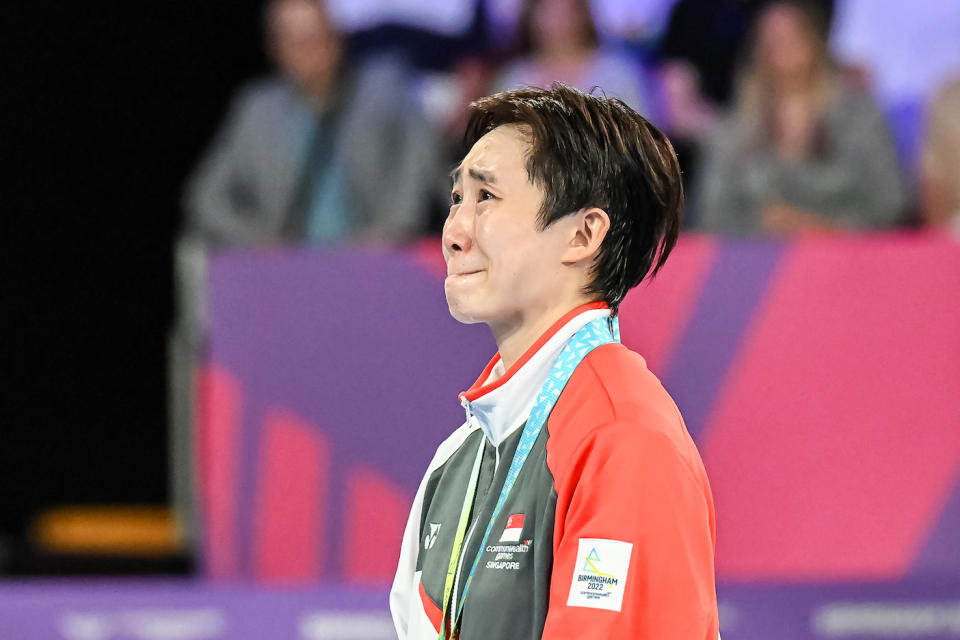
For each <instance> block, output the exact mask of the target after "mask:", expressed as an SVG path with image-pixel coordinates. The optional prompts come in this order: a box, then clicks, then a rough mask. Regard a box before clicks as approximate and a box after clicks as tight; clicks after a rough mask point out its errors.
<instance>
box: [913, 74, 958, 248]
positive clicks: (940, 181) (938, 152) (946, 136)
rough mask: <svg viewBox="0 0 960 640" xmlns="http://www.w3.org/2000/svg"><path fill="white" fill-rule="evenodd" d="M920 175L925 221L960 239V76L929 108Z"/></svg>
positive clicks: (950, 82)
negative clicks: (949, 231)
mask: <svg viewBox="0 0 960 640" xmlns="http://www.w3.org/2000/svg"><path fill="white" fill-rule="evenodd" d="M920 173H921V180H920V183H921V190H922V209H923V217H924V221H925V222H926V224H928V225H929V226H931V227H947V228H949V229H951V230H952V231H953V232H954V233H955V234H957V235H958V236H960V75H958V76H956V77H955V78H954V79H953V80H950V81H948V82H947V83H946V84H944V85H943V87H941V88H940V90H939V91H938V92H937V95H936V97H935V98H934V100H933V102H932V103H931V105H930V108H929V110H928V113H927V126H926V134H925V139H924V144H923V159H922V162H921V170H920Z"/></svg>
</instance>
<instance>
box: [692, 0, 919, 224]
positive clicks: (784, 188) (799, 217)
mask: <svg viewBox="0 0 960 640" xmlns="http://www.w3.org/2000/svg"><path fill="white" fill-rule="evenodd" d="M698 182H699V185H698V188H697V189H696V190H695V196H694V197H695V200H694V203H695V204H696V205H698V206H699V213H700V216H701V219H700V225H699V226H701V227H702V228H703V229H705V230H708V231H715V232H722V233H734V234H750V233H757V232H768V233H792V232H800V231H805V230H825V229H836V228H879V227H887V226H890V225H893V224H894V223H895V222H896V221H897V219H898V215H899V214H900V212H901V209H902V206H903V190H902V188H901V184H900V178H899V175H898V172H897V164H896V157H895V154H894V150H893V147H892V144H891V141H890V137H889V135H888V132H887V130H886V125H885V122H884V120H883V117H882V116H881V114H880V113H879V111H878V110H877V109H876V108H875V107H874V106H873V104H872V103H871V102H870V100H869V99H868V98H867V97H866V96H864V95H862V94H861V93H859V92H855V91H853V90H851V89H849V88H847V87H845V86H844V85H843V84H842V82H841V81H840V79H839V77H838V74H837V73H836V71H835V69H834V67H833V66H832V65H831V62H830V60H829V58H828V55H827V49H826V32H825V28H824V23H823V21H822V20H821V19H819V16H818V14H817V10H816V7H815V5H811V4H807V3H802V2H786V1H780V2H775V3H773V4H771V5H770V6H768V7H767V8H765V9H764V10H763V12H762V13H761V14H760V15H759V16H758V20H757V25H756V33H755V38H754V41H753V46H752V49H751V59H750V62H749V65H748V66H747V68H746V69H745V73H744V76H743V78H742V82H741V85H740V87H739V95H738V98H737V104H736V106H735V109H734V110H733V112H732V113H731V115H730V116H729V117H728V118H727V119H726V120H724V121H723V122H722V123H721V124H720V125H719V126H718V128H717V131H716V132H715V134H714V135H713V136H712V137H711V140H710V143H709V144H708V145H707V148H706V149H705V151H704V163H703V167H702V170H701V175H700V179H699V181H698Z"/></svg>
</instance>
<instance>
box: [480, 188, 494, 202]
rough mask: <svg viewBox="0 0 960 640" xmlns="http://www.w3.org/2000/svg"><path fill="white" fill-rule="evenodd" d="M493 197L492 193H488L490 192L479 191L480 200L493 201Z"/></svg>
mask: <svg viewBox="0 0 960 640" xmlns="http://www.w3.org/2000/svg"><path fill="white" fill-rule="evenodd" d="M495 197H496V196H494V195H493V194H492V193H490V192H489V191H487V190H486V189H480V199H481V200H492V199H494V198H495Z"/></svg>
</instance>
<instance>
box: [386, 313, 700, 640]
mask: <svg viewBox="0 0 960 640" xmlns="http://www.w3.org/2000/svg"><path fill="white" fill-rule="evenodd" d="M609 313H610V312H609V310H608V309H607V308H606V306H605V305H603V304H602V303H591V304H587V305H584V306H581V307H579V308H577V309H574V310H573V311H571V312H570V313H568V314H567V315H566V316H564V317H563V318H561V319H560V320H558V321H557V322H556V323H555V324H554V325H553V326H552V327H551V328H550V329H549V330H548V331H547V332H546V333H545V334H544V335H543V336H541V337H540V339H539V340H537V342H536V343H535V344H534V345H533V346H532V347H531V348H530V349H529V350H528V351H527V352H526V353H525V354H524V355H523V356H522V357H521V358H520V359H519V360H518V361H517V363H516V364H514V365H513V366H512V367H511V368H510V369H509V370H508V371H503V366H502V364H501V363H500V358H499V355H497V356H495V357H494V358H493V360H491V362H490V364H489V365H488V366H487V368H486V369H485V370H484V371H483V373H482V374H481V376H480V378H479V379H478V380H477V382H476V384H474V386H473V387H471V388H470V389H469V390H468V391H466V392H464V393H463V394H461V400H462V401H463V403H464V406H465V408H466V411H467V421H466V422H465V423H464V424H463V425H462V426H461V427H460V428H459V429H457V430H456V431H454V433H453V434H452V435H451V436H450V437H449V438H447V439H446V441H444V442H443V443H442V444H441V445H440V447H439V448H438V449H437V453H436V455H435V456H434V459H433V461H432V462H431V463H430V465H429V467H428V469H427V471H426V474H425V476H424V478H423V481H422V482H421V484H420V488H419V490H418V491H417V495H416V498H415V501H414V504H413V508H412V509H411V512H410V519H409V521H408V522H407V527H406V531H405V533H404V537H403V543H402V547H401V552H400V563H399V566H398V568H397V575H396V578H395V580H394V584H393V589H392V591H391V594H390V608H391V611H392V613H393V619H394V623H395V625H396V627H397V632H398V634H399V637H400V639H401V640H408V639H409V640H427V639H430V640H435V639H436V638H437V636H438V634H439V632H440V629H441V625H442V617H443V614H442V612H441V607H442V606H443V603H442V602H441V600H442V598H443V589H444V581H445V578H446V574H447V570H448V566H449V562H450V554H451V549H452V545H453V538H454V535H455V532H456V527H457V520H458V518H459V515H460V510H461V507H462V505H463V501H464V496H465V494H466V490H467V483H468V480H469V477H470V471H471V468H472V466H473V462H474V459H475V457H476V455H477V450H478V448H479V447H483V459H482V463H481V467H480V478H479V481H478V483H477V492H476V497H475V498H474V502H473V509H472V513H471V520H470V523H471V524H470V526H469V528H468V532H467V535H466V538H465V541H464V543H463V550H462V553H461V557H460V560H459V564H458V569H457V574H456V581H455V587H454V594H455V598H456V599H459V597H460V594H461V593H462V591H463V584H464V582H465V581H466V578H467V574H468V573H469V571H470V567H471V566H472V565H473V561H474V558H475V557H476V555H477V553H480V554H481V557H480V562H479V564H478V565H477V570H476V574H475V575H474V578H473V581H472V583H471V586H470V589H469V590H468V595H467V600H466V602H465V605H464V609H463V616H462V619H461V624H460V637H461V638H462V639H463V640H491V639H499V638H504V639H507V638H509V639H511V640H514V639H524V640H526V639H529V640H539V639H541V638H543V639H544V640H559V639H560V638H577V639H579V640H587V639H590V638H631V639H636V640H648V639H649V640H653V639H656V640H665V639H669V640H714V639H715V638H717V637H718V621H717V599H716V590H715V585H714V561H713V557H714V546H715V537H716V536H715V523H714V511H713V499H712V497H711V494H710V486H709V484H708V482H707V477H706V473H705V471H704V468H703V463H702V461H701V459H700V455H699V453H698V452H697V449H696V446H695V445H694V443H693V441H692V440H691V438H690V435H689V434H688V433H687V430H686V427H685V426H684V424H683V419H682V418H681V417H680V413H679V411H678V410H677V407H676V405H675V404H674V402H673V401H672V400H671V398H670V396H669V395H668V394H667V392H666V391H665V390H664V388H663V387H662V386H661V384H660V382H659V381H658V380H657V378H656V377H655V376H654V375H653V374H652V373H650V371H649V370H648V369H647V367H646V363H645V362H644V360H643V358H641V357H640V356H639V355H637V354H635V353H633V352H631V351H630V350H629V349H627V348H626V347H624V346H623V345H621V344H619V343H613V344H608V345H605V346H601V347H598V348H596V349H594V350H593V351H592V352H591V353H590V354H589V355H588V356H587V357H586V358H585V359H584V360H583V361H582V362H581V363H580V365H579V366H578V367H577V369H576V370H575V371H574V373H573V375H572V377H571V378H570V380H569V382H568V383H567V386H566V388H565V389H564V391H563V393H562V394H561V396H560V398H559V400H558V401H557V403H556V405H555V406H554V408H553V411H552V412H551V414H550V417H549V419H548V420H547V424H546V426H545V428H544V429H543V430H542V431H541V433H540V436H539V438H538V439H537V441H536V443H535V444H534V446H533V450H532V451H531V453H530V454H529V457H528V458H527V461H526V463H525V465H524V467H523V470H522V471H521V473H520V475H519V477H518V479H517V481H516V484H515V485H514V487H513V490H512V491H511V492H510V496H509V498H508V500H507V502H506V504H505V506H504V508H503V510H502V511H501V513H500V515H499V516H498V518H497V521H496V522H495V523H494V528H493V531H492V532H491V534H490V538H489V540H488V541H487V543H486V545H484V548H483V549H480V548H479V546H480V541H481V538H482V537H483V533H484V530H485V528H486V526H487V523H488V521H489V519H490V516H491V515H492V513H493V507H494V504H495V503H496V501H497V498H498V497H499V494H500V489H501V487H502V486H503V483H504V479H505V477H506V473H507V470H508V469H509V467H510V461H511V460H512V458H513V454H514V452H515V451H516V448H517V444H518V441H519V439H520V434H521V432H522V430H523V429H522V427H523V425H524V423H525V422H526V420H527V417H528V416H529V415H530V411H531V410H532V408H533V405H534V402H535V400H536V396H537V393H538V392H539V390H540V387H541V386H542V384H543V382H544V381H545V380H546V378H547V376H548V375H549V373H550V370H551V368H552V366H553V364H554V362H555V361H556V359H557V357H558V356H559V355H560V352H561V350H562V349H563V347H564V346H565V344H566V343H567V341H568V340H570V338H571V337H572V336H573V335H574V334H575V333H576V332H577V331H578V330H579V329H580V328H582V327H583V326H584V325H586V324H587V323H589V322H590V321H592V320H594V319H596V318H598V317H604V316H607V315H609Z"/></svg>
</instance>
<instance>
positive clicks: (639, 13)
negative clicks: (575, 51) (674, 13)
mask: <svg viewBox="0 0 960 640" xmlns="http://www.w3.org/2000/svg"><path fill="white" fill-rule="evenodd" d="M478 1H479V2H482V3H483V8H484V15H485V17H486V22H487V24H488V25H489V31H490V35H491V36H492V38H493V39H494V41H495V42H496V43H498V44H500V45H501V46H502V45H504V44H506V43H509V42H512V41H513V40H515V39H516V37H517V32H518V22H519V18H520V14H521V13H522V12H523V8H524V5H525V4H526V3H525V0H478ZM676 1H677V0H590V7H591V9H592V15H593V18H594V23H595V24H596V25H597V31H599V32H600V34H601V40H606V39H608V38H610V39H615V40H621V41H625V42H629V43H630V44H631V45H634V46H637V45H639V46H644V45H646V44H649V43H650V42H651V41H652V40H654V39H656V38H657V37H659V35H660V33H661V32H662V31H663V27H664V25H665V24H666V23H667V18H668V17H669V15H670V9H671V8H672V7H673V5H674V4H675V3H676Z"/></svg>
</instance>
